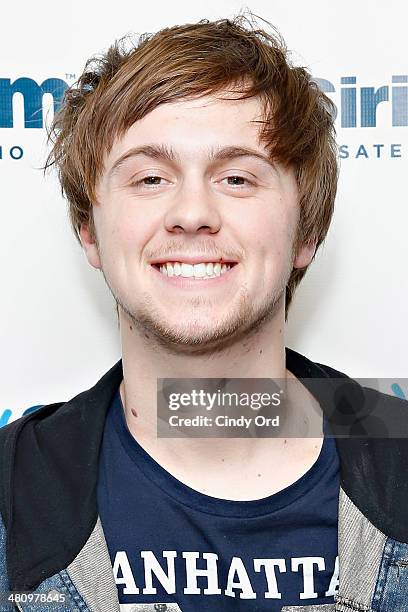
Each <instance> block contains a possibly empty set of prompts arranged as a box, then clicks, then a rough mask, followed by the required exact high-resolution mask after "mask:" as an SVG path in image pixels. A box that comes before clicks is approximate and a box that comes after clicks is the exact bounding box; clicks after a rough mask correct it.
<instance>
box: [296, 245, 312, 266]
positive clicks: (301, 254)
mask: <svg viewBox="0 0 408 612" xmlns="http://www.w3.org/2000/svg"><path fill="white" fill-rule="evenodd" d="M315 252H316V240H313V241H312V242H309V243H307V244H303V245H302V246H301V247H300V248H299V250H298V252H297V255H296V257H295V259H294V261H293V267H294V268H306V266H308V265H309V264H310V262H311V261H312V259H313V256H314V254H315Z"/></svg>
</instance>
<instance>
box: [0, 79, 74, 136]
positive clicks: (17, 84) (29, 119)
mask: <svg viewBox="0 0 408 612" xmlns="http://www.w3.org/2000/svg"><path fill="white" fill-rule="evenodd" d="M67 87H68V84H67V83H66V82H65V81H63V80H62V79H46V80H45V81H43V82H42V83H41V85H39V84H38V83H37V82H36V81H34V80H33V79H29V78H27V77H21V78H20V79H17V80H16V81H14V82H13V83H12V82H11V81H10V79H0V128H12V127H14V116H13V96H14V95H15V94H16V93H19V94H22V96H23V100H24V127H26V128H37V129H38V128H43V127H44V120H43V96H44V94H51V95H52V97H53V101H54V112H56V111H57V110H58V109H59V107H60V106H61V101H62V96H63V94H64V91H65V90H66V89H67Z"/></svg>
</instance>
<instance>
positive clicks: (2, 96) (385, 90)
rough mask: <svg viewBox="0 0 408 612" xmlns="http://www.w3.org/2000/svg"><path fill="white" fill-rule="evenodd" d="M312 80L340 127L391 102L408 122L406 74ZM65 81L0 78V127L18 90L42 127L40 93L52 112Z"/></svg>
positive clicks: (369, 119) (360, 121)
mask: <svg viewBox="0 0 408 612" xmlns="http://www.w3.org/2000/svg"><path fill="white" fill-rule="evenodd" d="M314 80H315V82H316V83H317V84H318V85H319V87H320V88H321V89H322V90H323V91H324V92H326V93H327V94H328V95H331V94H335V96H334V99H333V101H334V102H335V103H336V105H337V108H336V118H337V115H338V114H340V117H339V120H340V126H341V127H342V128H356V127H361V128H365V127H376V125H377V108H378V106H379V105H380V104H384V103H388V104H391V116H392V120H391V121H392V126H408V75H406V74H403V75H393V76H392V77H391V83H390V84H387V85H382V86H381V87H378V88H375V87H359V86H358V85H357V77H355V76H344V77H341V78H340V86H336V85H335V84H334V83H332V82H331V81H328V80H327V79H321V78H316V79H314ZM67 87H68V84H67V83H66V82H65V81H64V80H62V79H57V78H49V79H46V80H45V81H43V82H42V83H41V84H38V83H37V82H36V81H34V80H33V79H30V78H27V77H21V78H19V79H17V80H16V81H14V82H13V83H12V82H11V80H10V79H0V128H13V127H14V116H13V96H14V95H15V94H21V95H22V96H23V101H24V127H26V128H37V129H38V128H43V127H44V121H43V96H44V94H51V95H52V97H53V102H54V112H55V111H57V110H58V108H59V107H60V105H61V101H62V97H63V94H64V91H65V89H66V88H67Z"/></svg>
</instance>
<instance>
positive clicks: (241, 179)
mask: <svg viewBox="0 0 408 612" xmlns="http://www.w3.org/2000/svg"><path fill="white" fill-rule="evenodd" d="M225 180H227V181H228V185H231V186H233V187H245V186H246V185H252V183H251V181H250V180H249V179H247V178H246V177H245V176H240V175H239V174H232V175H231V176H226V177H225V178H223V179H221V182H222V181H225Z"/></svg>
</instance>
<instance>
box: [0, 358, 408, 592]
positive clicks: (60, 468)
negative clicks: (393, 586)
mask: <svg viewBox="0 0 408 612" xmlns="http://www.w3.org/2000/svg"><path fill="white" fill-rule="evenodd" d="M286 367H287V368H288V370H290V371H291V372H292V373H293V374H294V375H295V376H296V377H297V378H300V379H301V380H302V382H303V384H304V385H305V386H306V387H307V388H308V389H309V391H310V392H311V393H312V394H313V395H314V396H315V397H316V399H317V400H318V401H319V403H320V405H321V406H322V409H323V411H324V412H325V414H326V417H327V418H328V420H329V422H331V423H332V424H334V429H335V427H336V419H335V418H334V419H333V413H332V411H331V406H332V402H331V400H332V397H333V393H334V387H333V382H334V379H335V378H340V377H342V378H343V380H344V379H347V380H348V381H349V382H350V383H352V384H355V385H357V387H356V388H357V389H358V390H359V392H360V394H363V395H362V396H363V397H364V390H363V388H362V387H360V386H359V385H358V383H357V382H355V381H353V380H352V379H349V378H348V377H346V376H345V375H344V374H342V373H340V372H337V371H336V370H333V369H332V368H329V367H328V366H324V365H321V364H317V363H314V362H312V361H310V360H309V359H307V358H306V357H304V356H303V355H301V354H300V353H297V352H296V351H293V350H292V349H289V348H286ZM122 378H123V371H122V360H119V361H118V362H117V363H116V364H115V365H114V366H113V367H112V368H111V369H110V370H109V371H108V372H107V373H106V374H105V375H104V376H102V378H101V379H100V380H99V381H98V382H97V383H96V384H95V385H94V386H93V387H92V388H90V389H88V390H86V391H84V392H82V393H80V394H79V395H76V396H75V397H74V398H72V399H71V400H69V401H68V402H60V403H56V404H50V405H47V406H43V407H42V408H41V409H40V410H38V411H37V412H34V413H31V414H29V415H27V416H26V417H23V418H20V419H18V420H17V421H15V422H13V423H11V424H10V425H8V426H6V427H4V428H2V429H0V448H3V453H4V455H3V463H2V465H3V466H4V470H3V473H2V474H1V476H0V478H1V480H0V485H1V486H0V492H2V495H0V502H1V503H0V510H1V512H2V514H3V517H4V519H5V523H6V528H7V534H8V537H7V563H8V576H9V582H10V588H11V589H12V590H30V589H32V588H35V587H36V586H37V585H38V584H39V583H40V582H42V581H43V580H45V579H46V578H47V577H49V576H51V575H53V574H55V573H57V572H58V571H60V570H62V569H64V568H66V567H67V566H68V565H69V564H70V563H71V562H72V561H73V559H74V558H75V557H76V556H77V555H78V553H79V551H80V550H81V549H82V548H83V547H84V546H85V544H86V542H87V540H88V538H89V536H90V534H91V532H92V531H93V529H94V527H95V525H96V522H97V519H98V509H97V494H96V485H97V474H98V457H99V449H100V445H101V441H102V435H103V429H104V424H105V418H106V414H107V411H108V408H109V406H110V404H111V401H112V399H113V397H114V395H115V393H116V391H117V389H118V387H119V385H120V382H121V381H122ZM317 378H319V379H325V380H326V382H327V385H325V386H322V385H318V386H316V385H315V380H309V379H317ZM360 397H361V395H360ZM386 397H388V396H386ZM393 399H395V398H393ZM404 404H405V402H404ZM387 442H388V443H389V442H391V443H392V444H393V445H395V444H396V443H398V442H399V441H397V440H381V439H380V440H379V439H377V440H372V439H371V440H364V439H363V440H361V439H336V444H337V448H338V451H339V455H340V461H341V484H342V488H343V489H344V490H345V491H346V493H347V494H348V495H349V497H350V498H351V499H352V500H353V501H354V503H355V504H356V505H357V507H359V508H360V510H361V511H362V512H363V514H365V515H366V516H367V517H369V519H370V521H371V522H372V523H373V524H374V525H376V526H377V527H378V528H379V529H380V530H382V531H383V532H384V533H389V534H394V537H396V539H399V540H400V541H406V542H408V526H407V525H406V522H405V520H404V519H403V510H402V508H405V507H406V503H407V501H408V483H407V479H405V483H403V484H402V485H401V486H400V487H399V488H398V492H399V494H401V495H402V497H401V495H400V497H401V499H400V501H401V502H404V503H403V505H402V506H401V520H399V519H398V518H397V519H396V515H395V512H394V513H392V512H388V510H389V504H385V510H384V512H383V513H382V514H381V512H380V513H379V508H378V507H379V506H384V500H383V497H384V487H383V483H382V481H381V480H378V478H377V479H376V473H375V470H376V469H377V468H378V466H381V465H383V464H384V461H383V459H382V457H381V453H382V452H384V451H385V452H386V453H388V455H389V456H391V457H393V456H394V459H393V462H394V464H395V465H394V466H393V468H394V470H395V469H400V468H402V469H404V470H405V473H407V471H406V470H407V469H408V458H407V455H408V453H407V452H406V446H403V447H402V446H399V447H398V448H396V447H395V446H391V447H390V446H388V447H387V445H386V446H385V448H384V444H381V443H385V444H386V443H387ZM403 442H405V440H404V441H403ZM399 448H401V451H400V450H398V449H399ZM402 448H404V449H405V452H404V453H402ZM391 449H392V450H393V452H394V455H393V453H392V452H390V450H391ZM395 451H396V452H397V455H400V456H399V463H398V461H397V459H396V457H395ZM367 456H369V457H370V459H372V460H373V461H372V464H370V463H367ZM383 471H384V470H383ZM401 473H404V472H401ZM367 479H368V480H369V481H370V482H369V484H368V485H367ZM370 479H371V480H370ZM387 479H388V483H389V482H390V474H389V473H388V474H386V475H385V480H384V482H386V481H387ZM376 481H377V482H378V487H377V488H378V494H377V493H376V488H375V486H374V483H375V482H376ZM367 489H369V490H370V493H369V495H368V494H367ZM376 496H377V497H378V503H376ZM1 498H2V499H1ZM384 529H387V530H388V531H384ZM397 536H398V537H397Z"/></svg>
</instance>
